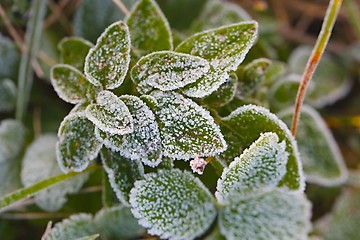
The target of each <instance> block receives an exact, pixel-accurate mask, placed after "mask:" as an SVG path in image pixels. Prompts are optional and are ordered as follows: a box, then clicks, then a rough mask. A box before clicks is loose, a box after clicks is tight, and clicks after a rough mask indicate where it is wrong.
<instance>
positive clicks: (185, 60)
mask: <svg viewBox="0 0 360 240" xmlns="http://www.w3.org/2000/svg"><path fill="white" fill-rule="evenodd" d="M209 68H210V66H209V62H208V61H207V60H205V59H203V58H200V57H195V56H192V55H189V54H183V53H176V52H171V51H162V52H155V53H151V54H149V55H146V56H145V57H142V58H141V59H140V60H139V61H138V62H137V63H136V65H135V66H134V67H133V69H132V70H131V78H132V80H133V81H134V82H135V83H137V84H139V83H142V82H146V83H147V85H150V86H151V87H154V88H157V89H160V90H162V91H169V90H175V89H178V88H181V87H184V86H186V85H188V84H190V83H193V82H195V81H196V80H197V79H199V78H201V77H202V76H204V74H206V73H207V72H208V71H209ZM144 94H146V93H144Z"/></svg>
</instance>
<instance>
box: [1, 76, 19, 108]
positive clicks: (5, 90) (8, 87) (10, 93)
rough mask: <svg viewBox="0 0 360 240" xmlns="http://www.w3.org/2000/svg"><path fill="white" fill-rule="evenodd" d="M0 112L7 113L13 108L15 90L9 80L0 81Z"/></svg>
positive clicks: (13, 84)
mask: <svg viewBox="0 0 360 240" xmlns="http://www.w3.org/2000/svg"><path fill="white" fill-rule="evenodd" d="M0 93H1V94H0V112H9V111H11V110H13V109H14V108H15V104H16V93H17V89H16V86H15V83H14V82H13V81H11V80H10V79H3V80H0Z"/></svg>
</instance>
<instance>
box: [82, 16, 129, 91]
mask: <svg viewBox="0 0 360 240" xmlns="http://www.w3.org/2000/svg"><path fill="white" fill-rule="evenodd" d="M129 63H130V33H129V29H128V27H127V26H126V24H125V23H123V22H122V21H119V22H115V23H113V24H111V25H110V26H109V27H107V28H106V29H105V31H104V32H103V33H102V34H101V36H100V37H99V38H98V40H97V42H96V45H95V47H93V48H91V49H90V50H89V53H88V54H87V56H86V59H85V66H84V72H85V76H86V77H87V78H88V79H89V81H90V82H91V83H92V84H94V85H96V86H102V87H103V88H104V89H114V88H117V87H119V86H120V85H121V84H122V83H123V81H124V79H125V76H126V73H127V70H128V68H129Z"/></svg>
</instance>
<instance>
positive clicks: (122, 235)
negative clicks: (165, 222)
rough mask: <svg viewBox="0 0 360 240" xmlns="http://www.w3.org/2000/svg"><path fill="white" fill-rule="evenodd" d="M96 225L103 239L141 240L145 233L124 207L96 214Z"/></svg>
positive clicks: (108, 209)
mask: <svg viewBox="0 0 360 240" xmlns="http://www.w3.org/2000/svg"><path fill="white" fill-rule="evenodd" d="M94 225H95V227H96V229H97V230H98V232H99V233H100V235H101V237H102V239H139V237H140V236H141V235H142V234H143V233H144V232H145V229H144V228H142V227H141V226H139V224H138V222H137V221H136V219H135V218H134V216H133V215H132V214H131V211H130V209H129V208H127V207H124V206H116V207H112V208H103V209H102V210H100V211H99V212H98V213H96V215H95V217H94Z"/></svg>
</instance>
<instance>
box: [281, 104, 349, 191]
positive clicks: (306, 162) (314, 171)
mask: <svg viewBox="0 0 360 240" xmlns="http://www.w3.org/2000/svg"><path fill="white" fill-rule="evenodd" d="M278 116H279V117H280V118H281V119H282V120H283V121H284V122H285V123H287V124H288V125H291V121H292V116H293V109H292V108H289V109H285V110H283V111H282V112H280V113H279V114H278ZM296 140H297V143H298V146H299V152H300V156H301V160H302V164H303V167H304V173H305V176H306V180H307V181H309V182H312V183H317V184H319V185H323V186H334V185H339V184H342V183H344V182H345V181H346V179H347V175H348V174H347V169H346V166H345V163H344V159H343V157H342V155H341V152H340V149H339V147H338V145H337V143H336V141H335V139H334V137H333V136H332V134H331V132H330V130H329V129H328V128H327V126H326V123H325V121H324V120H323V119H322V118H321V116H320V114H319V113H317V112H316V110H315V109H313V108H311V107H310V106H306V105H305V106H303V107H302V109H301V115H300V121H299V124H298V130H297V134H296Z"/></svg>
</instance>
